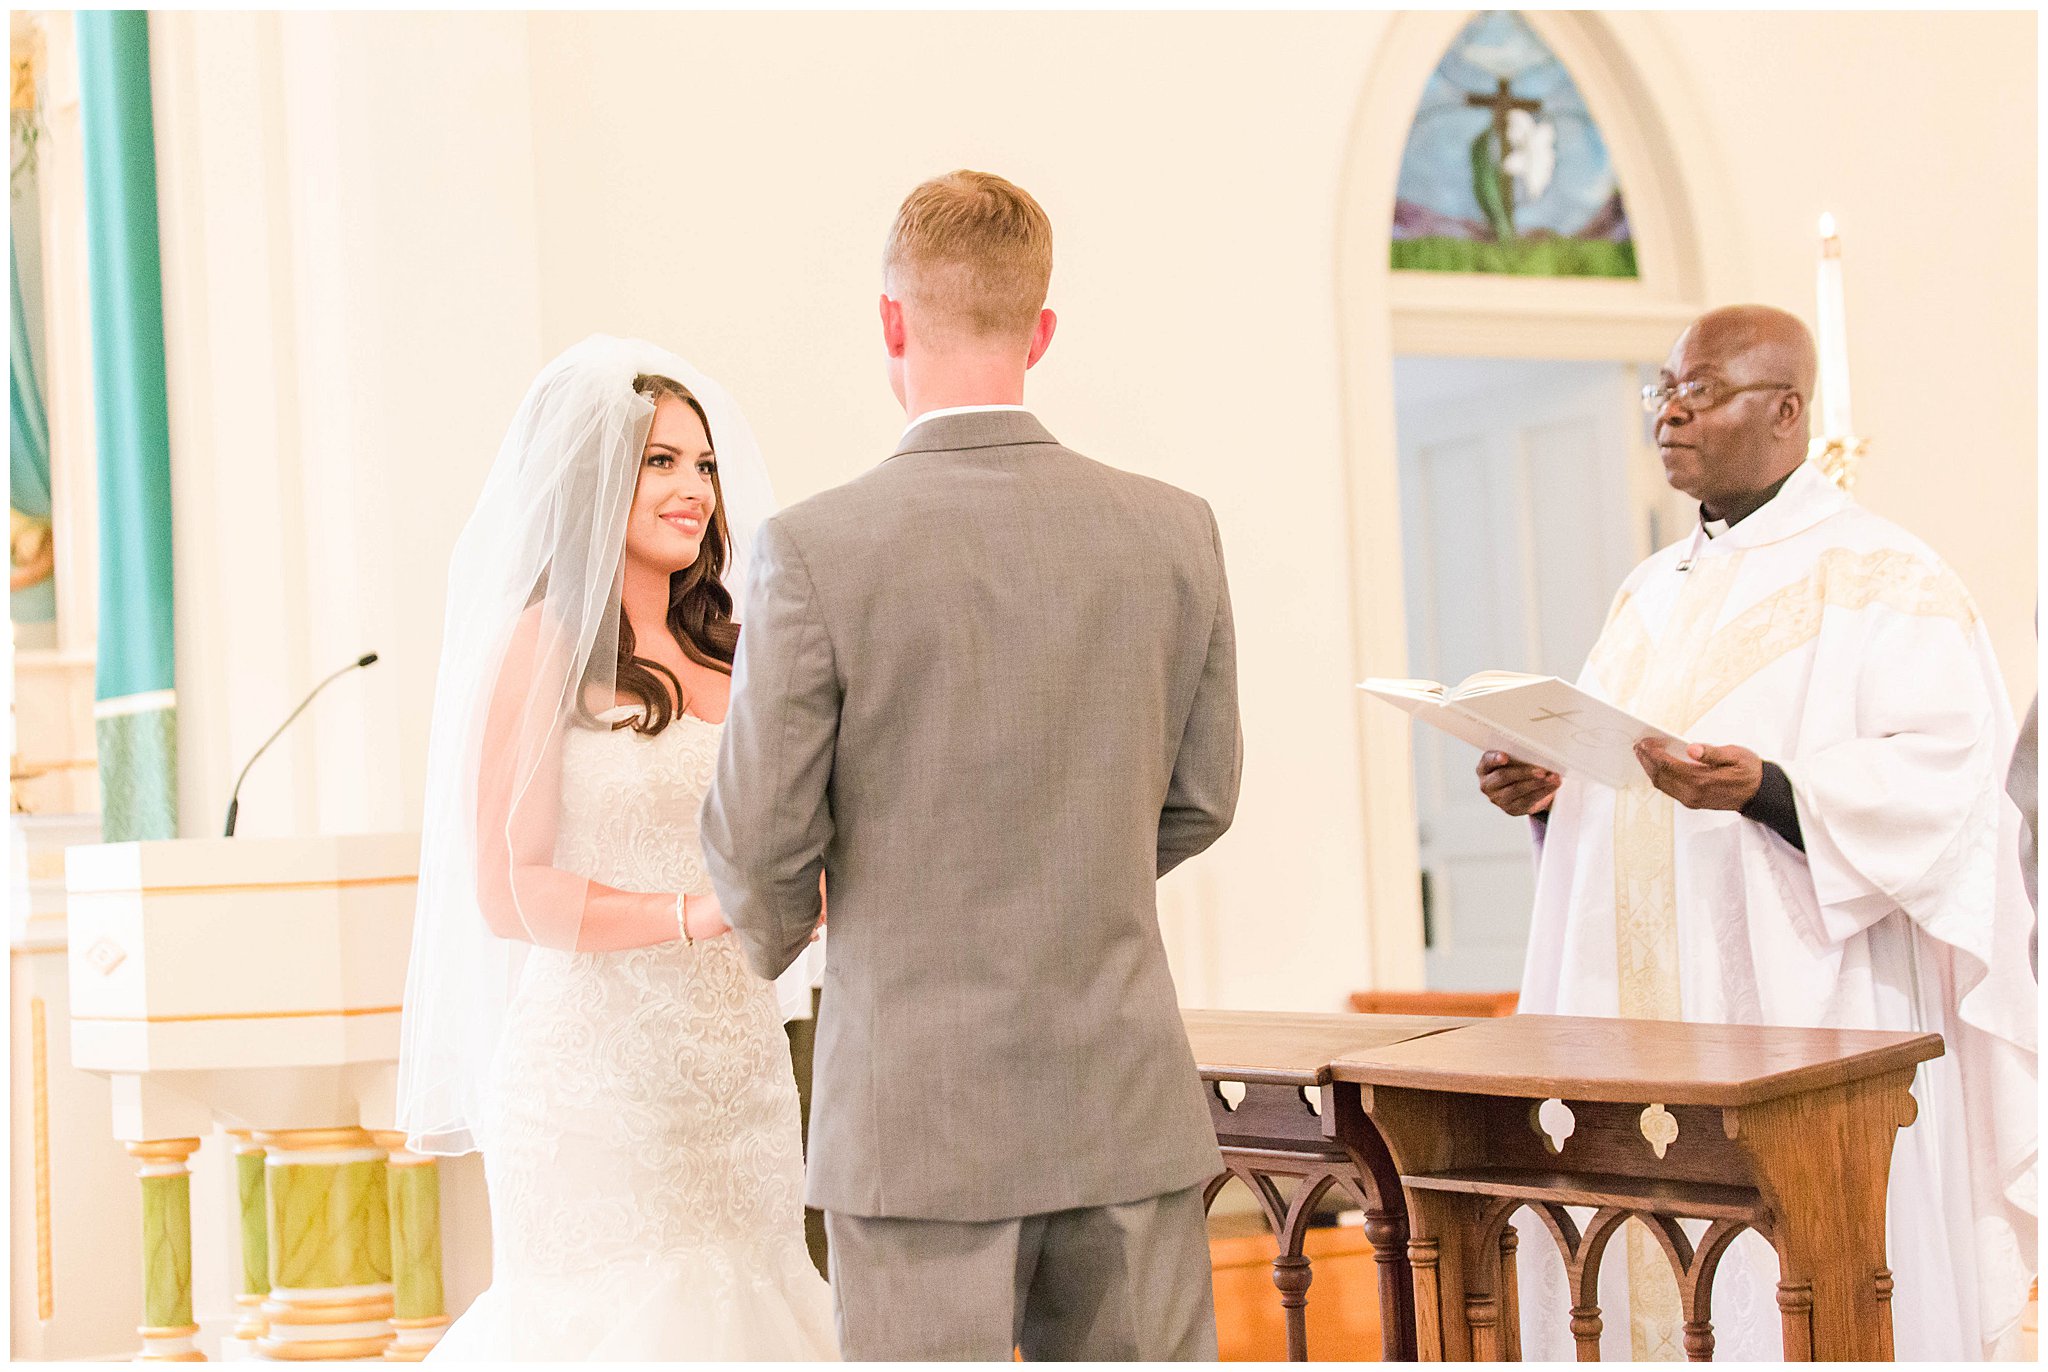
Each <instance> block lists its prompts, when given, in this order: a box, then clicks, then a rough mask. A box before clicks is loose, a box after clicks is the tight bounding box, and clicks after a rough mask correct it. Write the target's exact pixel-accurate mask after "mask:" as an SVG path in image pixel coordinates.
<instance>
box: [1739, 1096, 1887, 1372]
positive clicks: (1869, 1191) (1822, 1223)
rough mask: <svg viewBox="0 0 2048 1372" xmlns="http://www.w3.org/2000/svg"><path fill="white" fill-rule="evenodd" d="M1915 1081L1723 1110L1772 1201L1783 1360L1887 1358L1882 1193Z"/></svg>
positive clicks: (1772, 1236)
mask: <svg viewBox="0 0 2048 1372" xmlns="http://www.w3.org/2000/svg"><path fill="white" fill-rule="evenodd" d="M1912 1081H1913V1073H1912V1071H1911V1070H1910V1069H1908V1070H1903V1071H1896V1072H1890V1073H1885V1074H1882V1075H1874V1076H1870V1077H1866V1078H1863V1079H1862V1080H1860V1081H1854V1082H1850V1083H1848V1084H1846V1085H1843V1086H1837V1087H1831V1088H1828V1089H1826V1090H1824V1091H1813V1092H1807V1093H1803V1094H1801V1095H1798V1096H1790V1097H1785V1098H1782V1099H1778V1100H1769V1101H1764V1102H1762V1103H1761V1104H1757V1105H1750V1106H1743V1107H1739V1108H1735V1107H1731V1108H1729V1109H1728V1110H1726V1111H1725V1112H1724V1116H1723V1119H1724V1123H1723V1128H1724V1129H1725V1131H1726V1132H1727V1134H1728V1136H1729V1137H1730V1138H1731V1139H1734V1140H1735V1141H1736V1142H1737V1143H1739V1144H1741V1145H1742V1146H1743V1148H1744V1149H1745V1151H1747V1152H1748V1154H1749V1155H1750V1157H1751V1159H1752V1160H1753V1161H1754V1164H1755V1166H1756V1170H1757V1176H1758V1180H1759V1183H1760V1187H1761V1189H1762V1190H1763V1192H1764V1195H1765V1197H1766V1199H1767V1200H1768V1201H1769V1202H1770V1206H1771V1212H1772V1217H1773V1232H1772V1234H1771V1235H1770V1238H1771V1242H1772V1246H1773V1247H1775V1248H1776V1249H1777V1250H1778V1265H1779V1272H1780V1281H1779V1284H1778V1309H1779V1312H1780V1313H1781V1315H1782V1316H1783V1320H1784V1329H1785V1358H1786V1360H1787V1361H1800V1360H1806V1359H1811V1360H1813V1361H1816V1362H1836V1361H1842V1360H1851V1361H1880V1362H1889V1361H1891V1359H1892V1356H1893V1351H1892V1328H1891V1318H1890V1317H1891V1288H1892V1275H1891V1269H1890V1266H1889V1264H1888V1262H1887V1260H1886V1255H1885V1187H1886V1184H1887V1182H1888V1180H1889V1172H1890V1168H1891V1152H1892V1143H1893V1140H1894V1139H1895V1137H1896V1136H1897V1132H1898V1130H1899V1129H1901V1128H1903V1127H1904V1126H1906V1125H1909V1124H1911V1123H1912V1122H1913V1118H1914V1115H1915V1113H1916V1110H1917V1106H1916V1105H1915V1104H1914V1101H1913V1097H1912V1095H1911V1094H1910V1091H1909V1089H1908V1088H1909V1087H1910V1086H1911V1085H1912Z"/></svg>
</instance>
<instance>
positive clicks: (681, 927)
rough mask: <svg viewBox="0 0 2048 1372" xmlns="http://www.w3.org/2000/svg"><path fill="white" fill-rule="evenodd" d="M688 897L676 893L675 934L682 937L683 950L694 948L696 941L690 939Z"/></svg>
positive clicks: (679, 892) (681, 893)
mask: <svg viewBox="0 0 2048 1372" xmlns="http://www.w3.org/2000/svg"><path fill="white" fill-rule="evenodd" d="M689 899H690V898H689V896H688V895H686V894H684V893H683V892H681V891H678V892H676V932H677V933H678V934H680V935H682V938H683V946H684V947H685V948H689V947H694V946H695V945H696V942H697V940H695V939H693V938H691V937H690V913H689Z"/></svg>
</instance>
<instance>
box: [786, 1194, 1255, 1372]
mask: <svg viewBox="0 0 2048 1372" xmlns="http://www.w3.org/2000/svg"><path fill="white" fill-rule="evenodd" d="M1202 1189H1203V1188H1202V1187H1200V1186H1194V1187H1190V1188H1188V1189H1186V1190H1183V1191H1170V1192H1168V1193H1167V1194H1165V1195H1163V1196H1153V1197H1151V1198H1150V1199H1147V1200H1140V1201H1131V1202H1129V1203H1127V1204H1123V1205H1099V1206H1092V1207H1089V1208H1087V1209H1081V1210H1056V1211H1053V1212H1052V1213H1050V1214H1044V1215H1025V1216H1023V1217H1021V1218H1018V1219H1010V1220H981V1221H968V1222H960V1221H953V1220H919V1219H877V1218H869V1217H862V1216H858V1215H843V1214H839V1213H836V1212H832V1211H828V1212H826V1215H825V1229H826V1232H827V1234H829V1235H830V1238H831V1246H830V1252H831V1265H832V1298H833V1302H834V1304H835V1306H836V1308H837V1312H838V1319H839V1351H840V1353H841V1354H842V1355H843V1356H844V1357H846V1358H848V1359H849V1360H854V1361H867V1362H872V1361H897V1360H918V1361H949V1362H965V1361H975V1362H1008V1361H1010V1353H1011V1350H1012V1349H1013V1348H1015V1349H1022V1350H1023V1353H1024V1356H1025V1358H1027V1359H1029V1360H1030V1361H1033V1362H1046V1361H1062V1362H1065V1361H1076V1360H1089V1361H1100V1360H1116V1361H1126V1362H1128V1361H1143V1362H1214V1361H1215V1360H1216V1309H1215V1301H1214V1297H1213V1294H1212V1291H1211V1287H1210V1271H1209V1241H1208V1232H1207V1227H1206V1225H1205V1224H1204V1222H1203V1213H1202Z"/></svg>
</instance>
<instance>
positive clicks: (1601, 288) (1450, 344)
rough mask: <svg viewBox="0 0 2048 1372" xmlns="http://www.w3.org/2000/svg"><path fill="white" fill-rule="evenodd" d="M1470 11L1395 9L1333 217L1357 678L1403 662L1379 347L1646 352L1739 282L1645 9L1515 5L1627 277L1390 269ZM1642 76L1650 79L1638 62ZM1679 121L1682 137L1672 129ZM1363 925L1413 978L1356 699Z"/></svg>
mask: <svg viewBox="0 0 2048 1372" xmlns="http://www.w3.org/2000/svg"><path fill="white" fill-rule="evenodd" d="M1474 13H1476V11H1469V10H1467V11H1426V12H1406V13H1401V14H1397V15H1395V16H1394V17H1393V19H1392V20H1391V21H1390V22H1389V24H1388V26H1387V31H1386V37H1385V39H1384V40H1383V41H1382V43H1381V44H1380V46H1379V49H1378V52H1377V53H1376V55H1375V58H1374V60H1373V62H1372V65H1371V70H1370V71H1369V72H1368V73H1367V75H1366V80H1365V84H1364V90H1363V94H1362V96H1361V97H1360V100H1359V108H1358V114H1357V118H1356V121H1355V123H1354V124H1353V128H1352V135H1351V144H1350V150H1349V152H1348V154H1347V157H1346V165H1345V169H1344V172H1343V176H1342V180H1341V182H1340V194H1341V195H1342V197H1343V199H1342V203H1341V204H1340V205H1339V207H1338V215H1337V244H1336V257H1337V263H1336V265H1337V302H1338V303H1337V308H1338V333H1339V343H1338V346H1339V357H1340V358H1341V359H1342V363H1343V407H1344V409H1343V432H1344V445H1345V459H1346V461H1345V471H1346V486H1347V492H1346V496H1347V502H1348V505H1349V510H1350V526H1351V527H1350V543H1351V577H1352V643H1353V645H1354V652H1355V654H1356V657H1355V664H1356V669H1357V675H1358V677H1359V678H1361V679H1362V678H1364V677H1367V676H1405V675H1407V646H1406V629H1405V626H1404V624H1403V614H1402V593H1401V589H1400V588H1401V522H1400V521H1401V502H1400V492H1399V484H1398V466H1399V461H1398V449H1397V448H1396V446H1395V435H1394V388H1393V358H1394V355H1395V354H1396V353H1416V354H1435V355H1439V356H1488V357H1552V358H1558V357H1561V358H1586V359H1599V358H1630V357H1642V358H1652V357H1661V356H1662V355H1663V354H1664V353H1665V351H1666V350H1667V349H1668V348H1669V347H1670V344H1671V340H1672V339H1673V338H1674V337H1676V336H1677V334H1678V332H1679V330H1680V329H1681V328H1683V327H1684V325H1685V324H1686V323H1687V322H1689V321H1690V320H1691V319H1693V318H1694V317H1695V316H1697V315H1698V314H1699V313H1701V312H1702V311H1703V310H1704V309H1706V308H1707V307H1708V305H1709V304H1710V303H1728V302H1730V301H1732V299H1733V298H1734V297H1733V294H1732V288H1733V286H1734V284H1735V283H1738V282H1741V281H1743V280H1746V279H1747V275H1748V274H1747V272H1746V270H1745V259H1746V254H1745V252H1744V248H1743V244H1742V243H1741V241H1740V237H1741V236H1740V232H1739V229H1738V228H1737V226H1736V224H1735V223H1734V221H1733V219H1732V217H1731V216H1729V215H1728V214H1727V213H1726V211H1725V210H1721V209H1719V208H1718V207H1721V206H1726V205H1728V204H1730V203H1731V201H1730V199H1729V191H1728V185H1729V181H1728V178H1727V177H1726V175H1725V174H1724V168H1723V166H1722V162H1721V159H1720V157H1719V156H1718V152H1717V146H1716V144H1715V142H1714V139H1713V137H1712V134H1711V132H1710V129H1711V126H1710V125H1709V124H1708V123H1707V121H1706V119H1705V117H1704V115H1703V114H1702V112H1701V109H1700V104H1699V101H1698V99H1697V98H1696V97H1695V96H1694V94H1693V92H1692V91H1691V88H1690V86H1689V84H1688V82H1687V79H1686V78H1685V76H1684V70H1685V68H1684V64H1683V62H1682V61H1681V60H1680V57H1681V54H1680V53H1679V52H1678V51H1677V50H1676V49H1675V48H1674V47H1673V46H1672V45H1671V43H1670V42H1669V41H1668V39H1667V37H1666V33H1665V28H1664V21H1663V18H1662V16H1660V15H1657V14H1623V13H1568V12H1561V11H1524V12H1522V17H1523V18H1524V19H1526V20H1527V21H1528V22H1529V25H1530V27H1532V28H1533V29H1535V30H1536V32H1537V34H1538V35H1539V36H1540V37H1542V39H1543V41H1544V42H1546V43H1548V44H1549V45H1550V47H1551V50H1552V51H1554V52H1555V53H1556V54H1557V56H1558V57H1559V59H1560V60H1562V61H1563V62H1564V64H1565V66H1566V67H1567V68H1569V69H1570V71H1571V74H1572V79H1573V80H1574V81H1575V82H1577V84H1578V87H1579V91H1580V93H1581V94H1582V95H1584V97H1585V100H1586V105H1587V108H1588V109H1589V110H1590V111H1591V112H1592V115H1593V118H1594V119H1595V121H1596V122H1597V123H1598V124H1599V126H1600V131H1601V133H1602V135H1603V136H1604V138H1605V139H1606V142H1607V147H1608V151H1609V153H1610V155H1611V156H1612V157H1613V159H1614V166H1615V172H1616V176H1617V178H1618V179H1619V181H1620V184H1621V188H1622V194H1623V196H1624V197H1625V199H1626V204H1627V207H1628V216H1629V223H1630V226H1631V228H1632V229H1633V231H1634V236H1635V243H1636V261H1637V269H1638V271H1640V273H1641V276H1640V277H1639V278H1638V279H1637V280H1634V281H1613V280H1538V279H1523V278H1514V277H1478V276H1460V275H1453V274H1450V273H1420V272H1417V273H1402V274H1400V275H1399V276H1396V275H1395V274H1394V273H1393V272H1392V270H1391V269H1390V268H1389V266H1388V263H1387V257H1388V254H1387V241H1388V226H1389V225H1390V224H1391V223H1392V222H1393V215H1394V187H1395V182H1396V180H1397V177H1398V174H1399V171H1400V165H1401V152H1402V149H1403V148H1404V146H1405V145H1406V143H1407V140H1408V129H1409V126H1410V124H1411V123H1413V121H1414V117H1415V110H1416V106H1417V104H1418V102H1419V101H1420V100H1421V97H1422V89H1423V86H1424V85H1425V84H1426V83H1427V81H1428V79H1429V75H1430V73H1431V72H1432V71H1434V70H1435V69H1436V65H1437V63H1438V62H1439V61H1440V60H1442V57H1443V54H1444V50H1445V49H1446V48H1448V47H1449V46H1450V43H1451V40H1452V39H1453V38H1455V37H1456V36H1457V34H1458V32H1459V30H1461V29H1462V28H1463V27H1464V26H1465V25H1466V23H1468V22H1469V21H1470V20H1471V18H1472V16H1473V14H1474ZM1643 72H1656V73H1657V74H1658V75H1657V82H1656V85H1655V86H1654V88H1653V87H1652V86H1651V85H1650V83H1649V82H1647V81H1646V80H1644V79H1643V77H1642V75H1641V73H1643ZM1677 129H1683V130H1685V131H1686V137H1685V139H1684V140H1683V141H1681V140H1679V139H1677V138H1676V137H1674V136H1673V130H1677ZM1356 708H1357V710H1358V712H1359V713H1358V737H1359V786H1360V793H1361V795H1360V799H1361V806H1362V809H1363V812H1364V818H1365V828H1364V834H1363V839H1364V846H1365V878H1366V924H1367V940H1368V949H1369V954H1370V958H1371V966H1370V967H1369V968H1368V969H1366V970H1367V974H1368V978H1369V981H1370V983H1371V984H1372V985H1374V986H1378V987H1390V988H1413V987H1420V986H1421V985H1422V980H1423V976H1422V919H1421V906H1420V895H1419V892H1418V888H1417V884H1416V880H1415V873H1416V871H1417V860H1418V859H1417V851H1416V835H1415V814H1414V790H1413V778H1412V777H1411V775H1410V761H1409V751H1408V723H1407V721H1406V720H1404V719H1402V718H1401V717H1400V716H1399V715H1397V714H1395V713H1394V712H1393V711H1391V710H1377V709H1368V708H1367V702H1366V700H1365V698H1364V696H1363V695H1362V694H1361V695H1360V697H1359V700H1358V702H1357V705H1356Z"/></svg>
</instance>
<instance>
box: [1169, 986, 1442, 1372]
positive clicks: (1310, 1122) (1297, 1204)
mask: <svg viewBox="0 0 2048 1372" xmlns="http://www.w3.org/2000/svg"><path fill="white" fill-rule="evenodd" d="M1182 1015H1183V1018H1184V1019H1185V1020H1186V1022H1187V1028H1188V1042H1189V1044H1190V1045H1191V1046H1192V1047H1193V1049H1194V1053H1195V1062H1196V1064H1197V1067H1198V1069H1199V1070H1200V1072H1201V1074H1202V1079H1203V1080H1204V1081H1205V1082H1207V1083H1208V1085H1209V1111H1210V1115H1211V1118H1212V1119H1213V1121H1214V1122H1215V1126H1216V1142H1217V1143H1218V1145H1220V1146H1221V1148H1222V1150H1223V1164H1224V1168H1225V1170H1224V1172H1223V1174H1222V1175H1221V1176H1218V1177H1217V1178H1216V1180H1215V1181H1213V1182H1211V1183H1210V1184H1209V1189H1208V1192H1207V1194H1206V1195H1205V1196H1204V1197H1203V1199H1204V1201H1205V1203H1213V1202H1214V1201H1215V1199H1216V1196H1217V1193H1218V1192H1220V1191H1221V1190H1222V1189H1223V1187H1224V1185H1225V1184H1226V1183H1227V1182H1228V1181H1229V1180H1230V1179H1231V1178H1232V1177H1237V1178H1238V1179H1239V1180H1241V1181H1243V1182H1244V1184H1245V1185H1246V1186H1247V1187H1248V1188H1250V1190H1251V1193H1252V1195H1253V1196H1254V1197H1256V1198H1257V1200H1258V1202H1259V1208H1260V1209H1261V1210H1262V1211H1263V1212H1264V1213H1265V1216H1266V1221H1267V1223H1268V1224H1269V1225H1271V1226H1272V1230H1273V1236H1274V1238H1275V1239H1276V1240H1278V1242H1279V1245H1280V1252H1279V1256H1277V1257H1275V1258H1274V1259H1273V1285H1275V1286H1276V1287H1278V1288H1279V1289H1280V1304H1281V1306H1282V1308H1283V1309H1284V1310H1285V1311H1286V1314H1287V1356H1288V1358H1289V1359H1290V1360H1291V1361H1294V1362H1302V1361H1305V1360H1306V1359H1307V1358H1308V1311H1307V1306H1308V1288H1309V1283H1310V1281H1312V1280H1313V1279H1314V1275H1315V1274H1314V1272H1313V1271H1312V1270H1311V1267H1310V1264H1309V1260H1308V1258H1307V1257H1306V1256H1305V1255H1304V1254H1303V1252H1302V1244H1303V1241H1304V1240H1305V1239H1306V1238H1307V1235H1308V1227H1309V1221H1310V1219H1311V1218H1312V1217H1313V1216H1314V1214H1315V1208H1316V1205H1317V1204H1318V1203H1319V1202H1320V1201H1321V1200H1322V1198H1323V1196H1324V1195H1325V1194H1326V1193H1327V1192H1328V1191H1329V1190H1330V1189H1331V1188H1332V1187H1336V1188H1338V1189H1339V1190H1342V1191H1344V1192H1345V1193H1347V1194H1348V1195H1350V1196H1351V1198H1352V1199H1353V1200H1355V1201H1357V1202H1358V1205H1359V1208H1360V1209H1362V1210H1363V1211H1364V1212H1365V1236H1366V1239H1367V1241H1368V1242H1370V1243H1371V1244H1372V1248H1373V1257H1374V1260H1375V1261H1376V1263H1377V1264H1378V1268H1379V1287H1380V1339H1381V1349H1382V1356H1383V1357H1385V1359H1386V1360H1387V1361H1389V1362H1413V1361H1414V1360H1415V1356H1416V1354H1415V1347H1416V1345H1415V1316H1414V1310H1413V1298H1412V1289H1411V1285H1410V1282H1409V1276H1408V1256H1407V1254H1408V1247H1407V1240H1408V1219H1407V1212H1406V1209H1405V1207H1404V1205H1403V1201H1402V1194H1401V1181H1400V1176H1399V1174H1398V1172H1397V1171H1396V1169H1395V1167H1394V1163H1393V1160H1392V1158H1390V1157H1389V1156H1388V1154H1387V1150H1386V1147H1385V1146H1384V1145H1383V1144H1382V1143H1381V1142H1380V1140H1379V1135H1378V1134H1377V1133H1375V1132H1374V1131H1373V1130H1372V1129H1371V1128H1370V1126H1367V1127H1365V1128H1363V1129H1359V1130H1354V1131H1353V1133H1352V1134H1351V1135H1350V1136H1349V1137H1346V1138H1338V1137H1336V1136H1335V1134H1334V1133H1333V1127H1332V1126H1333V1123H1334V1120H1335V1118H1336V1110H1335V1105H1334V1098H1333V1093H1334V1089H1335V1088H1334V1086H1333V1084H1332V1078H1331V1076H1330V1067H1329V1064H1330V1062H1331V1060H1332V1059H1333V1058H1335V1057H1338V1056H1341V1055H1343V1054H1345V1053H1349V1052H1367V1051H1370V1050H1372V1049H1374V1048H1377V1047H1381V1046H1384V1045H1387V1044H1393V1043H1399V1042H1402V1041H1403V1040H1406V1039H1412V1038H1416V1037H1418V1036H1421V1035H1427V1034H1436V1033H1442V1032H1443V1031H1444V1030H1447V1029H1453V1028H1456V1027H1457V1026H1459V1025H1461V1024H1465V1023H1467V1022H1468V1021H1465V1020H1462V1019H1449V1018H1441V1017H1431V1016H1424V1015H1296V1014H1267V1013H1259V1012H1238V1011H1227V1010H1188V1011H1184V1012H1182ZM1224 1083H1235V1084H1237V1085H1239V1086H1241V1087H1242V1088H1243V1091H1244V1094H1243V1096H1242V1097H1241V1098H1238V1099H1236V1100H1232V1099H1231V1098H1230V1096H1227V1095H1226V1094H1225V1092H1224ZM1231 1095H1235V1092H1232V1093H1231ZM1283 1183H1287V1184H1290V1185H1291V1190H1288V1191H1283V1190H1282V1184H1283Z"/></svg>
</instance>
